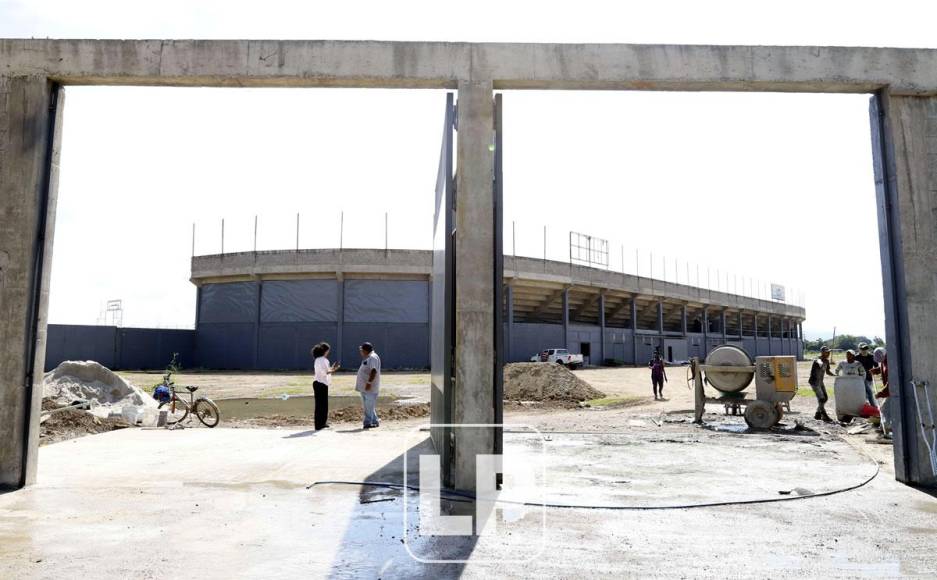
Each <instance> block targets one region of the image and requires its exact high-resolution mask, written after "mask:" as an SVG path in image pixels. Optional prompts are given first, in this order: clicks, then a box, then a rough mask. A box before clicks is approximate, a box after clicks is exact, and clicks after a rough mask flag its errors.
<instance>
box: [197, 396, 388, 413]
mask: <svg viewBox="0 0 937 580" xmlns="http://www.w3.org/2000/svg"><path fill="white" fill-rule="evenodd" d="M215 403H216V404H217V405H218V410H219V411H221V416H222V417H224V418H229V419H252V418H254V417H272V416H274V415H280V416H285V417H297V416H298V417H302V416H306V415H308V416H310V417H311V416H312V413H313V410H314V409H315V397H310V396H301V397H289V398H288V399H283V398H279V397H278V398H275V399H260V398H243V399H219V400H216V401H215ZM393 403H394V399H393V398H391V397H378V399H377V406H378V408H379V409H380V408H386V407H388V406H390V405H392V404H393ZM360 405H361V397H356V396H340V397H329V410H335V409H345V408H348V407H358V406H360Z"/></svg>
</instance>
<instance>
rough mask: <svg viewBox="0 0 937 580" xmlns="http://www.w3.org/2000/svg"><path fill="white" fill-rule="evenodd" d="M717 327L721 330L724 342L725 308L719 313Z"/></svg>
mask: <svg viewBox="0 0 937 580" xmlns="http://www.w3.org/2000/svg"><path fill="white" fill-rule="evenodd" d="M719 327H720V330H722V342H726V311H725V309H723V310H722V312H720V313H719Z"/></svg>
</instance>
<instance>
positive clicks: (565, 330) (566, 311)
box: [563, 288, 569, 349]
mask: <svg viewBox="0 0 937 580" xmlns="http://www.w3.org/2000/svg"><path fill="white" fill-rule="evenodd" d="M563 348H567V349H568V348H569V288H564V289H563Z"/></svg>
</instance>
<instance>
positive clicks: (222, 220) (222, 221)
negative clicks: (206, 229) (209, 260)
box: [221, 218, 224, 256]
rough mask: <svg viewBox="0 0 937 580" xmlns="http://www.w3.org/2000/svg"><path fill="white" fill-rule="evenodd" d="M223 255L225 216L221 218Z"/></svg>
mask: <svg viewBox="0 0 937 580" xmlns="http://www.w3.org/2000/svg"><path fill="white" fill-rule="evenodd" d="M221 255H222V256H223V255H224V218H221Z"/></svg>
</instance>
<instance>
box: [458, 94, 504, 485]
mask: <svg viewBox="0 0 937 580" xmlns="http://www.w3.org/2000/svg"><path fill="white" fill-rule="evenodd" d="M458 88H459V101H458V131H459V133H458V142H457V151H456V159H457V163H456V166H457V167H458V171H457V176H456V191H458V196H457V198H456V215H455V222H456V232H457V233H456V242H455V254H456V259H455V263H456V270H455V303H456V304H455V384H454V389H453V391H454V392H453V396H454V401H453V422H454V423H486V424H491V423H493V422H494V384H493V381H494V364H495V360H494V357H495V354H494V319H495V313H494V309H495V307H496V305H495V304H494V303H493V300H492V297H493V296H494V295H495V288H494V279H495V277H494V248H495V241H494V206H493V203H492V195H493V191H494V190H493V187H494V152H493V145H494V101H493V98H492V84H491V82H490V81H484V82H482V81H459V84H458ZM497 307H500V305H497ZM455 436H456V442H455V457H454V462H453V469H454V472H453V483H454V485H455V487H456V488H458V489H462V490H474V489H475V458H476V456H477V455H480V454H490V453H492V452H493V450H494V441H495V439H494V430H493V429H457V430H456V435H455Z"/></svg>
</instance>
